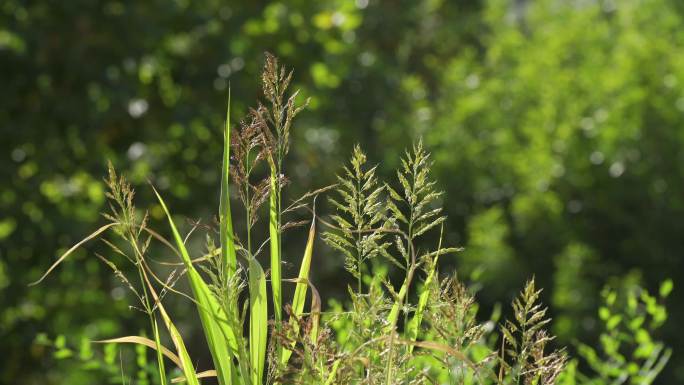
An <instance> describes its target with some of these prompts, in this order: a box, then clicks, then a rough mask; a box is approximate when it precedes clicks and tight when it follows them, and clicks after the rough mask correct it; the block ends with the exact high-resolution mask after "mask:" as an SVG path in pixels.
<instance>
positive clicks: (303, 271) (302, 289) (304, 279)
mask: <svg viewBox="0 0 684 385" xmlns="http://www.w3.org/2000/svg"><path fill="white" fill-rule="evenodd" d="M315 238H316V217H315V216H314V217H313V219H312V220H311V227H310V229H309V239H308V240H307V242H306V248H305V249H304V257H303V258H302V264H301V265H300V267H299V276H298V280H297V286H296V288H295V293H294V298H293V299H292V312H293V315H294V316H295V317H296V318H298V317H300V316H301V315H302V313H303V312H304V301H305V300H306V290H307V288H308V287H309V284H308V280H309V271H310V269H311V258H312V256H313V244H314V239H315ZM290 325H291V326H292V330H293V331H294V333H298V332H299V325H298V324H297V322H295V321H294V318H291V319H290ZM290 348H292V345H291V346H290ZM291 355H292V350H290V349H287V348H286V349H284V350H283V351H282V353H281V356H280V363H281V364H283V365H285V364H287V361H288V360H289V359H290V356H291Z"/></svg>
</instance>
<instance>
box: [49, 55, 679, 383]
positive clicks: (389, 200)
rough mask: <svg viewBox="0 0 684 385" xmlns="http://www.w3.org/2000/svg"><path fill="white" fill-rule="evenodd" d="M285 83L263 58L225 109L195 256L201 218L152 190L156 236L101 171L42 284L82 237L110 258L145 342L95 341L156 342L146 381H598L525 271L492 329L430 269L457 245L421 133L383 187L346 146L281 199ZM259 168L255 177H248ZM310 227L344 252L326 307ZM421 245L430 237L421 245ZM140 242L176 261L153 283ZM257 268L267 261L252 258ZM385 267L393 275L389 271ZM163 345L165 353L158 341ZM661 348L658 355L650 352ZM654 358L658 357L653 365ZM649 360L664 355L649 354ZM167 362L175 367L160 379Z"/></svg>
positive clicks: (290, 106) (287, 112)
mask: <svg viewBox="0 0 684 385" xmlns="http://www.w3.org/2000/svg"><path fill="white" fill-rule="evenodd" d="M291 80H292V72H288V71H286V70H285V69H284V68H283V67H281V66H280V65H279V63H278V61H277V59H276V58H275V57H273V56H271V55H268V54H267V55H266V64H265V66H264V71H263V76H262V84H263V93H264V97H265V99H266V103H265V104H261V103H259V104H258V105H257V106H256V107H255V108H253V109H251V110H250V113H249V116H248V117H246V118H245V119H244V120H243V121H242V122H241V123H240V124H239V125H237V127H235V128H233V127H232V126H231V120H230V108H228V113H227V116H226V123H225V127H224V129H223V135H224V147H223V159H222V174H221V175H222V178H221V195H220V202H219V213H218V231H216V230H215V229H213V228H212V227H211V226H208V227H207V231H206V235H205V236H206V243H205V244H206V247H205V249H204V250H203V252H202V253H200V254H195V253H193V254H191V250H189V249H188V248H187V247H186V241H187V239H188V238H189V237H190V235H191V234H192V233H194V232H195V231H197V230H198V229H201V228H202V227H201V226H199V224H196V225H194V226H193V228H192V230H191V231H190V232H189V233H188V234H186V235H182V234H181V233H180V231H179V230H178V228H177V227H176V224H175V222H174V219H173V217H172V216H171V213H170V211H169V208H168V207H167V205H166V203H165V201H164V200H163V198H162V197H161V195H160V194H159V193H158V192H157V191H156V190H154V192H155V194H156V196H157V198H158V201H159V205H160V207H161V208H162V210H163V212H164V214H165V216H166V218H167V220H168V223H169V226H170V230H171V234H172V238H171V239H166V238H165V237H163V236H162V235H161V234H160V233H159V232H157V231H155V230H154V229H152V228H150V226H149V223H148V215H147V213H146V212H145V213H142V214H141V212H140V211H139V210H138V209H136V208H135V207H134V203H133V201H134V192H133V189H132V188H131V186H130V185H129V184H128V183H127V182H126V180H125V179H124V178H123V177H122V176H119V175H117V173H116V172H115V171H114V169H113V168H112V167H111V166H110V171H109V177H108V179H106V182H107V185H108V187H109V192H108V194H107V197H108V198H109V201H110V212H109V213H108V214H106V215H105V218H106V219H107V221H108V223H107V224H105V225H103V226H102V227H100V228H99V229H98V230H96V231H95V232H94V233H92V234H91V235H90V236H88V237H87V238H86V239H84V240H83V241H81V242H79V243H78V244H76V245H75V246H74V247H73V248H71V249H70V250H69V251H67V252H66V253H65V254H64V255H63V256H61V257H60V258H59V259H58V260H57V262H55V264H54V265H53V266H52V267H50V269H48V271H47V272H46V273H45V275H44V276H43V277H42V278H41V279H40V280H43V279H44V278H45V276H47V275H48V274H49V273H50V272H51V271H52V270H53V269H54V268H56V267H57V265H59V264H60V263H61V262H63V261H64V260H65V259H66V258H67V257H68V256H69V255H70V254H71V253H72V252H73V251H74V250H75V249H77V248H78V247H80V246H81V245H83V244H84V243H85V242H87V241H89V240H92V239H94V238H100V239H102V240H103V241H104V242H105V243H106V244H107V245H109V246H110V248H111V253H110V254H109V255H106V256H105V255H98V257H99V258H100V259H101V260H102V261H103V262H104V263H105V264H107V265H108V266H109V267H110V268H111V269H112V270H113V272H114V273H115V275H116V276H117V277H118V278H119V279H120V280H121V281H122V283H123V284H124V285H125V286H126V287H127V288H128V289H130V291H131V292H132V293H133V294H134V297H135V298H136V299H137V300H138V303H137V304H136V305H135V307H136V308H138V309H139V310H141V311H142V312H143V313H145V314H146V315H147V317H148V318H149V323H150V332H149V335H151V337H152V338H147V337H144V336H128V337H119V338H112V339H109V340H106V341H103V342H108V343H134V344H139V345H142V346H146V347H148V348H151V349H152V350H154V351H155V352H156V363H157V369H158V370H157V381H158V383H160V384H169V383H172V382H179V381H184V382H186V383H188V384H199V383H200V381H201V379H203V378H208V377H216V380H217V381H218V383H219V384H221V385H228V384H250V385H258V384H264V383H268V384H388V385H389V384H444V383H449V384H452V383H453V384H538V385H544V384H546V385H549V384H561V383H564V384H571V383H572V384H574V383H576V382H575V379H576V378H577V379H578V380H577V381H580V382H582V381H587V382H586V383H594V384H600V383H603V382H600V381H602V378H603V377H601V376H599V377H595V378H590V377H587V376H584V377H580V376H579V375H578V374H575V371H574V369H575V368H576V365H575V364H574V361H573V364H572V365H571V366H570V367H571V368H572V371H567V370H565V368H566V364H567V363H568V355H567V353H566V351H565V349H554V347H553V336H552V335H551V334H549V332H548V330H547V326H548V325H549V322H550V318H548V316H547V309H546V308H545V307H544V306H543V305H542V304H541V303H540V301H539V299H540V292H541V290H539V289H537V288H536V286H535V282H534V280H533V279H532V280H530V281H529V282H528V283H527V284H526V285H525V288H524V289H523V291H522V292H521V293H520V295H519V297H518V298H516V299H515V300H514V302H513V309H512V310H513V312H512V315H513V316H512V318H511V320H508V321H505V322H504V323H502V324H501V325H500V326H499V327H496V326H495V323H494V321H492V320H489V321H484V322H482V321H480V320H479V319H478V305H477V302H476V300H475V298H474V295H473V294H472V293H471V292H470V291H469V289H468V288H467V287H466V286H465V285H464V284H463V283H462V282H461V281H459V279H458V278H457V276H456V275H455V274H454V275H446V276H442V275H440V273H439V260H440V258H444V257H445V256H447V255H450V254H454V253H457V252H458V251H459V250H460V248H457V247H448V246H444V245H443V244H442V243H443V233H444V223H445V219H446V218H445V216H444V215H442V208H441V207H440V206H439V202H440V200H441V197H442V193H441V192H440V191H438V190H437V189H436V182H435V181H434V180H432V179H431V177H430V169H431V165H432V163H431V160H430V154H429V153H428V152H427V151H426V150H425V148H424V146H423V143H422V142H421V141H418V142H416V143H415V145H413V147H412V148H411V149H409V150H407V151H406V152H405V154H404V155H403V157H402V159H401V167H400V169H399V170H397V172H396V178H395V180H393V181H381V180H379V179H378V177H377V172H376V171H377V166H373V165H369V164H368V161H367V157H366V155H365V154H364V153H363V151H362V150H361V148H360V147H359V146H356V147H354V149H353V152H352V155H351V160H350V162H349V164H348V165H346V166H343V167H342V168H341V172H340V174H339V176H338V177H337V183H336V184H335V185H333V186H328V187H325V188H321V189H318V190H314V191H311V192H309V193H307V194H305V195H304V196H302V197H301V198H299V199H297V200H295V201H293V202H291V203H290V204H289V205H287V206H284V205H283V202H282V196H283V195H282V192H283V189H284V188H285V187H286V184H287V179H286V178H285V177H284V171H285V167H284V164H285V159H286V155H287V153H288V150H289V147H290V131H291V129H292V127H293V122H294V118H295V117H296V116H297V115H298V114H299V113H300V112H301V111H302V110H303V109H304V108H305V107H306V104H307V103H306V102H304V103H302V104H298V103H297V92H294V93H292V94H290V93H288V87H289V85H290V83H291ZM229 105H230V99H229ZM264 174H265V175H266V177H265V178H263V179H261V180H255V176H256V175H264ZM231 189H232V190H233V191H234V192H235V193H236V195H237V197H238V201H239V203H240V205H239V207H240V209H241V210H242V214H243V215H242V216H241V218H244V223H242V224H238V223H234V222H233V215H232V214H233V208H232V206H231V205H232V203H233V202H231V200H230V195H231V194H230V191H231ZM319 195H325V198H326V199H327V202H328V204H329V206H330V207H331V208H332V210H333V213H332V214H331V215H328V216H319V215H318V213H317V211H316V207H315V202H316V198H317V197H318V196H319ZM266 204H267V205H268V210H267V212H268V215H267V218H268V221H266V222H265V223H264V224H263V226H266V227H268V232H267V234H268V236H267V238H266V239H256V237H255V234H258V233H257V232H255V231H253V229H254V227H255V226H259V225H261V222H258V220H259V219H260V215H261V210H260V209H261V207H262V206H263V205H266ZM297 210H300V211H301V210H305V211H306V212H308V213H309V214H310V215H311V221H310V223H309V232H308V239H307V242H306V244H304V245H302V247H301V252H302V258H301V260H300V261H298V262H299V273H298V275H297V276H296V277H283V275H282V269H281V267H282V261H281V256H282V249H283V248H282V234H283V232H284V231H285V230H287V229H289V228H291V227H295V226H296V225H301V224H302V223H298V222H294V223H293V222H288V223H284V220H285V219H286V217H288V216H289V215H290V214H291V213H293V212H294V211H297ZM319 228H323V229H324V231H323V233H322V236H321V238H322V240H323V241H324V242H325V243H326V244H327V245H329V246H330V247H331V249H332V250H333V251H334V252H336V254H338V255H339V256H340V257H342V258H344V267H345V269H346V270H347V272H348V273H349V274H350V277H351V279H352V280H353V282H354V283H353V284H352V285H350V286H349V288H348V293H349V297H348V300H347V301H346V302H345V303H344V304H340V303H335V304H331V306H330V308H329V309H326V310H323V309H322V301H321V296H320V294H319V292H318V290H317V289H316V286H315V282H313V281H312V280H311V279H310V278H309V272H310V267H311V263H312V260H313V258H315V257H316V252H315V250H314V244H315V239H316V235H317V232H318V229H319ZM237 229H240V230H239V231H238V230H237ZM105 234H111V235H112V236H113V237H114V238H112V239H109V238H105V236H104V235H105ZM238 234H240V236H238ZM259 234H260V233H259ZM427 239H437V242H436V243H435V244H433V245H432V246H430V247H426V246H424V245H425V243H426V240H427ZM153 242H154V243H158V244H160V245H162V246H163V247H164V248H165V249H166V250H168V251H169V253H170V254H171V255H173V256H174V257H175V258H178V259H180V263H166V264H167V265H168V266H167V268H166V271H170V273H168V274H167V275H166V276H165V277H162V276H160V274H159V270H160V269H158V268H153V265H152V263H151V261H153V258H152V256H151V255H150V254H151V251H150V250H151V248H150V245H151V244H152V243H153ZM265 254H269V255H268V257H267V256H266V255H265ZM267 261H268V262H267ZM121 262H124V263H131V264H132V265H133V266H134V267H135V271H136V272H137V275H136V276H133V277H129V276H126V275H125V274H124V273H123V272H122V271H124V270H125V269H120V268H119V267H118V265H117V264H118V263H121ZM266 263H268V266H269V268H268V269H267V270H265V269H264V268H263V266H264V264H266ZM169 266H170V268H169ZM169 269H170V270H169ZM397 272H400V273H401V274H400V276H401V277H402V279H400V280H396V279H394V278H393V279H390V277H391V276H392V277H394V276H395V275H396V274H397ZM390 273H392V274H390ZM180 279H185V280H187V281H188V283H189V287H190V290H191V291H190V293H183V292H181V291H179V290H178V289H176V288H175V286H176V283H177V282H178V281H179V280H180ZM283 283H285V284H292V285H294V287H295V292H294V296H293V297H292V298H291V299H284V298H283V296H282V285H283ZM269 286H270V289H269ZM170 294H171V295H176V296H179V297H182V299H183V300H186V301H188V302H189V303H191V304H193V305H194V307H195V308H196V309H197V311H198V313H199V316H200V320H201V330H202V331H203V334H204V336H205V338H206V342H207V346H208V348H209V351H210V353H211V357H212V360H213V367H212V368H201V369H202V370H198V369H199V368H196V367H195V366H194V361H193V359H192V355H191V354H190V352H188V350H187V348H186V342H185V340H184V338H183V336H182V335H181V333H180V332H179V331H178V329H177V327H176V325H175V323H174V318H173V317H172V315H171V314H169V312H168V311H167V309H166V307H165V306H164V300H165V299H166V298H167V297H168V296H169V295H170ZM307 297H309V298H310V299H309V304H308V305H307ZM269 309H272V312H273V314H272V315H270V314H269ZM663 311H664V310H663ZM612 322H615V321H612ZM617 322H618V323H619V322H620V321H619V320H618V321H617ZM160 324H161V325H162V326H161V327H160ZM269 325H270V326H269ZM166 339H170V341H171V343H172V345H173V346H172V347H170V348H169V347H165V346H163V344H162V340H166ZM587 349H589V348H584V350H585V351H588V350H587ZM660 352H661V353H658V354H659V355H660V354H662V355H665V353H662V352H666V351H664V350H663V348H662V346H661V347H660ZM660 357H661V358H662V356H660ZM668 357H669V353H667V356H666V357H665V361H666V358H668ZM613 358H614V357H613ZM657 362H658V363H662V364H663V365H664V362H663V361H662V359H661V360H660V361H657ZM601 363H602V361H600V359H598V358H596V359H595V360H594V361H592V365H596V366H599V367H600V365H601ZM169 366H173V367H174V368H175V369H177V370H178V371H179V372H180V373H181V374H182V375H181V376H178V377H175V378H172V376H170V373H172V371H171V370H170V369H169ZM647 369H648V368H647ZM650 369H653V366H652V367H651V368H650ZM656 369H658V371H659V370H660V369H662V366H660V367H659V368H658V367H656ZM651 373H655V374H657V372H654V371H652V372H651ZM609 374H610V373H608V374H606V376H608V375H609ZM652 377H653V378H655V376H652ZM629 378H632V377H629ZM634 378H636V377H634ZM640 378H642V377H640ZM647 379H648V380H650V381H652V378H651V377H648V378H647ZM588 381H593V382H588ZM623 383H624V382H623ZM640 383H648V382H647V381H646V382H640Z"/></svg>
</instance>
